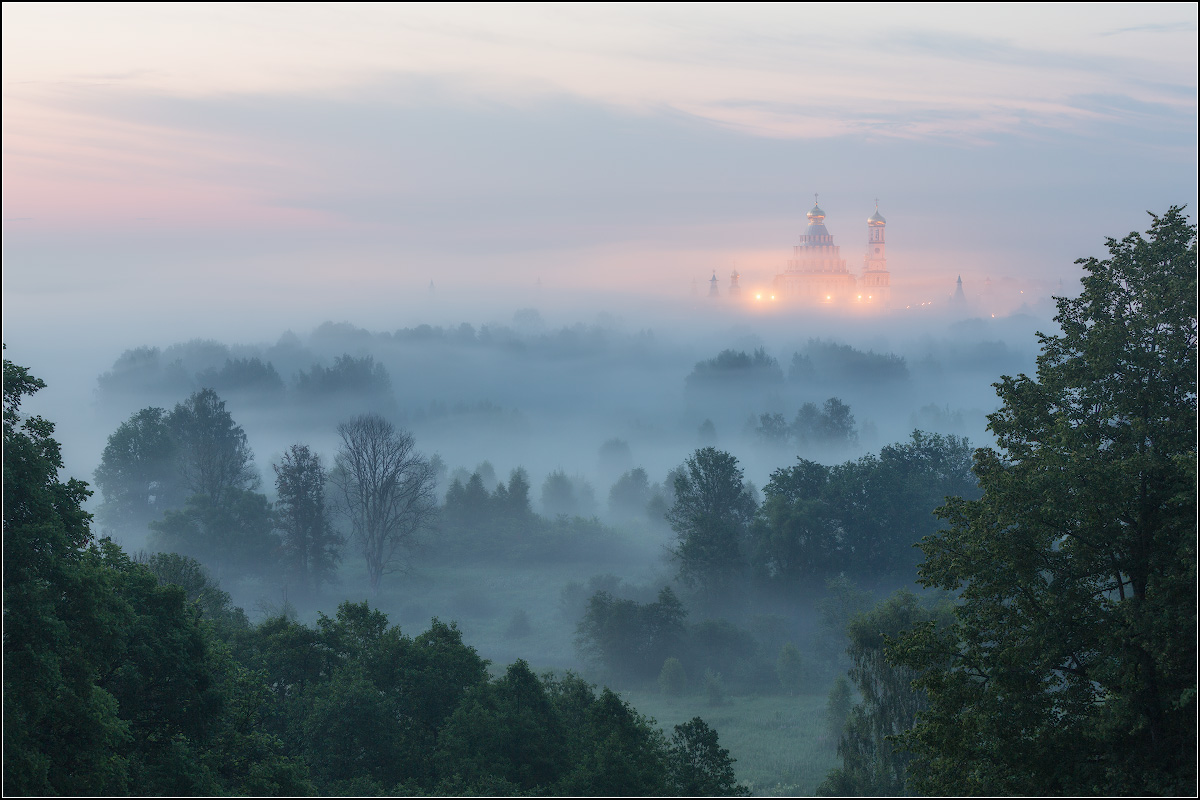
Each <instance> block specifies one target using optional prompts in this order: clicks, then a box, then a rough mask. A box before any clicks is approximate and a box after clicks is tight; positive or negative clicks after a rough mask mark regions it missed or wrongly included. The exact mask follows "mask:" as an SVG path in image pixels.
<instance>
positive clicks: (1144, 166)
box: [3, 3, 1197, 363]
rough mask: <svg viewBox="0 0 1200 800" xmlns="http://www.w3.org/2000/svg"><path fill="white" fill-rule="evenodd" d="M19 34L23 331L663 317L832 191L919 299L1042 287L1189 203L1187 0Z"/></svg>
mask: <svg viewBox="0 0 1200 800" xmlns="http://www.w3.org/2000/svg"><path fill="white" fill-rule="evenodd" d="M3 23H4V24H3V80H4V100H3V103H4V114H3V148H4V165H3V218H4V276H3V294H4V300H3V304H4V336H5V340H6V341H8V342H9V344H10V348H11V347H12V346H13V343H14V342H21V343H23V344H26V345H28V346H31V347H32V346H34V345H37V346H41V347H47V348H48V347H53V346H55V345H56V344H64V345H65V343H66V342H68V341H69V340H70V336H69V334H70V332H73V331H75V330H77V329H84V330H88V331H90V336H89V338H90V341H92V342H93V343H95V344H94V346H95V347H97V348H99V347H100V344H99V342H101V341H103V342H104V347H107V348H108V349H109V350H112V349H114V348H117V350H116V352H118V353H119V352H120V349H123V347H130V346H134V345H137V344H142V343H152V344H159V345H165V344H168V343H170V342H171V341H175V340H177V339H179V338H185V337H188V336H208V337H213V338H222V336H224V338H226V339H227V338H230V337H232V336H261V337H266V336H268V335H269V334H270V332H272V331H275V332H277V331H279V330H282V329H283V328H287V327H296V328H304V327H306V326H308V327H311V326H312V325H315V324H317V323H319V322H320V321H322V320H325V319H337V320H349V321H352V322H354V323H356V324H360V325H364V326H367V327H379V328H388V327H398V326H400V325H411V324H418V323H420V322H434V321H446V322H449V321H460V320H463V319H472V317H473V315H475V314H482V313H485V312H486V309H488V308H489V304H492V305H505V307H506V308H509V309H511V308H519V307H521V306H523V305H540V306H541V307H542V310H543V313H544V314H549V316H550V318H553V313H552V308H547V306H550V307H553V306H555V305H556V304H561V305H562V306H564V307H568V306H570V305H571V303H574V302H583V300H581V298H584V299H587V298H591V299H593V300H595V299H596V298H609V299H611V301H612V302H613V303H618V302H623V301H628V302H644V301H647V300H650V301H651V303H650V305H647V306H644V307H651V308H652V307H653V306H652V303H653V302H659V301H660V300H665V299H669V298H672V297H675V298H678V297H683V296H685V295H686V294H687V292H688V291H689V289H690V287H691V285H692V282H693V281H696V280H699V281H704V280H705V279H707V278H708V277H709V275H710V274H711V273H712V272H714V271H715V272H716V273H717V274H719V275H721V276H722V277H724V276H725V275H727V274H728V273H729V272H730V271H731V270H734V269H736V270H739V271H740V272H741V273H742V274H743V276H744V282H746V283H747V285H750V286H758V285H766V284H769V282H770V279H771V277H772V276H773V275H774V274H775V272H777V271H779V270H780V269H781V268H782V266H783V264H784V262H785V261H786V259H787V258H788V255H789V253H790V249H791V246H792V245H793V244H795V242H796V240H797V236H798V235H799V234H800V233H802V229H803V227H804V221H805V220H804V214H805V212H806V211H807V210H808V209H809V208H810V207H811V205H812V202H813V197H814V194H815V193H819V195H820V204H821V207H822V208H823V209H824V210H825V211H826V213H827V215H828V216H827V219H826V225H827V227H828V228H829V230H830V232H831V233H832V234H833V235H834V237H835V239H836V240H837V241H838V243H839V244H840V245H841V246H842V248H843V256H844V257H846V258H847V259H848V261H849V262H850V264H851V266H852V268H856V267H857V264H858V263H859V261H860V259H861V255H862V248H863V246H864V242H865V234H866V228H865V219H866V217H867V216H868V215H869V214H871V212H872V211H873V210H874V208H875V200H876V198H878V202H879V209H880V211H881V212H882V213H883V214H884V215H885V216H886V217H887V219H888V229H887V230H888V234H887V235H888V248H889V254H888V255H889V267H890V269H891V271H892V281H893V285H895V286H896V287H898V288H897V292H899V293H901V294H903V293H904V291H906V289H905V287H908V289H909V290H912V291H916V290H917V289H918V288H919V289H920V291H921V292H924V291H926V289H928V290H929V291H938V292H942V293H943V294H948V293H949V292H950V291H951V290H952V289H953V284H954V279H955V277H956V276H958V275H962V276H963V280H964V284H965V285H966V286H967V288H968V292H970V290H971V288H972V287H978V286H980V285H981V283H982V281H983V280H984V279H992V280H994V281H1009V282H1011V283H1012V284H1013V285H1021V286H1025V287H1028V288H1030V290H1031V291H1040V292H1043V293H1046V292H1049V291H1051V290H1052V289H1055V288H1057V287H1058V286H1059V285H1060V282H1063V283H1065V284H1066V285H1068V286H1069V285H1071V283H1072V282H1073V281H1075V280H1076V279H1077V277H1078V275H1079V270H1078V267H1076V266H1074V264H1073V262H1074V260H1075V259H1076V258H1079V257H1082V256H1091V255H1103V253H1104V239H1105V237H1106V236H1118V237H1119V236H1122V235H1124V234H1125V233H1127V232H1129V231H1131V230H1135V229H1136V230H1144V229H1145V228H1146V227H1148V223H1149V218H1148V217H1147V216H1146V213H1145V212H1146V211H1154V212H1160V213H1161V212H1162V211H1165V210H1166V209H1167V207H1169V206H1170V205H1173V204H1188V205H1189V207H1190V208H1193V209H1194V208H1195V202H1196V77H1195V76H1196V73H1197V65H1196V53H1197V41H1196V30H1197V11H1196V6H1195V5H1194V4H1190V3H1186V4H1185V3H1179V4H1175V3H1164V4H1140V5H1133V4H1097V5H1091V4H1025V5H1023V4H1004V5H998V4H997V5H993V4H984V5H970V6H958V5H949V6H947V5H943V4H938V5H936V6H935V5H932V4H903V5H901V4H895V5H893V4H886V5H875V4H862V5H846V4H836V5H828V6H824V5H819V4H794V5H776V4H763V5H756V4H746V3H743V4H738V5H723V4H715V5H707V4H706V5H698V6H690V5H678V4H669V5H600V6H575V5H544V4H538V5H500V4H487V5H443V4H438V5H419V4H418V5H410V4H396V5H392V4H386V5H385V4H352V3H350V4H347V3H340V4H337V5H323V4H316V5H299V4H274V3H272V4H217V5H210V4H187V3H182V4H142V3H139V4H106V3H89V4H81V5H74V4H55V3H36V4H33V3H5V4H4V6H3ZM430 282H433V283H434V284H435V287H436V294H432V295H431V294H430V292H429V284H430ZM434 297H436V302H434V301H433V298H434ZM468 309H480V310H479V311H478V312H476V311H474V310H472V311H468ZM508 313H511V311H509V312H508ZM439 315H440V317H441V318H442V319H437V320H435V319H432V318H429V317H438V316H439ZM106 352H107V351H106ZM10 355H11V354H10ZM113 355H115V353H114V354H113ZM108 363H111V357H110V359H109V362H108Z"/></svg>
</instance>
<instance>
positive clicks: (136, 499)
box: [95, 408, 187, 529]
mask: <svg viewBox="0 0 1200 800" xmlns="http://www.w3.org/2000/svg"><path fill="white" fill-rule="evenodd" d="M95 478H96V485H97V486H98V487H100V492H101V493H102V495H103V496H104V502H103V503H101V505H100V508H99V509H97V516H98V517H99V519H100V521H101V523H102V524H103V525H104V526H105V527H106V528H113V529H121V528H125V527H144V526H145V525H146V523H148V522H150V521H151V520H153V519H157V518H158V517H161V516H162V514H163V512H164V511H166V510H167V509H170V508H177V507H178V506H179V505H181V504H182V503H183V500H184V497H186V494H187V492H186V490H185V489H184V487H183V485H182V476H181V475H180V474H179V468H178V445H177V443H176V441H175V439H174V437H173V436H172V435H171V428H170V426H169V425H168V424H167V412H166V411H164V410H163V409H161V408H143V409H142V410H141V411H138V412H137V413H135V414H134V415H133V416H131V417H130V418H129V419H128V420H126V421H125V422H122V423H121V425H120V427H118V428H117V430H116V431H115V432H114V433H113V434H112V435H111V436H109V437H108V444H107V445H105V447H104V452H103V454H102V455H101V457H100V466H99V467H97V468H96V472H95Z"/></svg>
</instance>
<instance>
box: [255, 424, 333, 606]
mask: <svg viewBox="0 0 1200 800" xmlns="http://www.w3.org/2000/svg"><path fill="white" fill-rule="evenodd" d="M272 468H273V469H274V470H275V489H276V491H277V492H278V493H279V502H278V504H277V506H276V509H275V526H276V527H277V528H278V529H279V531H280V532H281V533H282V542H281V545H282V550H283V555H284V561H285V564H286V569H287V571H288V572H289V573H290V574H291V575H292V576H293V577H294V578H295V579H296V581H297V582H298V584H299V588H300V590H301V591H307V590H309V589H317V588H318V587H320V585H321V584H322V583H323V582H326V581H329V580H332V578H333V575H334V572H335V570H336V569H337V563H338V562H339V561H340V560H341V552H340V551H341V545H342V537H341V536H340V535H339V534H338V532H337V531H335V530H334V529H333V525H332V524H331V523H330V521H329V514H328V512H327V510H326V508H325V481H326V477H327V476H326V473H325V467H324V466H322V464H321V458H320V456H318V455H317V454H316V453H314V452H312V451H311V450H309V449H308V446H307V445H302V444H294V445H292V446H291V448H289V449H288V451H287V452H286V453H284V454H283V458H282V459H280V461H279V463H278V464H274V465H272Z"/></svg>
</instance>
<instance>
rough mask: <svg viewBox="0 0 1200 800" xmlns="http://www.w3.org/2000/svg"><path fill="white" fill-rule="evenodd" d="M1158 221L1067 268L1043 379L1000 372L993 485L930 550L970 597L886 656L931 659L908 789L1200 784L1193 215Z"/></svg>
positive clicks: (947, 578) (1126, 789)
mask: <svg viewBox="0 0 1200 800" xmlns="http://www.w3.org/2000/svg"><path fill="white" fill-rule="evenodd" d="M1152 217H1153V222H1152V224H1151V226H1150V230H1149V231H1148V233H1147V235H1146V236H1145V237H1143V236H1142V235H1140V234H1138V233H1131V234H1129V235H1128V236H1127V237H1125V238H1124V239H1122V240H1120V241H1116V240H1113V239H1109V240H1108V249H1109V258H1107V259H1104V260H1097V259H1094V258H1091V259H1084V260H1081V261H1079V262H1077V263H1080V264H1082V265H1083V268H1084V270H1085V271H1086V273H1087V275H1086V276H1085V277H1084V279H1083V292H1082V294H1081V295H1080V296H1079V297H1077V298H1074V299H1072V298H1059V299H1058V301H1057V302H1058V314H1057V316H1056V317H1055V319H1056V320H1057V322H1058V323H1059V325H1060V326H1061V329H1062V333H1061V334H1060V335H1044V334H1039V339H1040V340H1041V345H1042V353H1041V355H1040V356H1039V357H1038V370H1037V376H1036V378H1030V377H1028V376H1025V375H1019V376H1018V377H1016V378H1012V377H1007V376H1005V377H1004V378H1002V380H1001V382H1000V383H998V384H996V387H997V392H998V394H999V396H1000V399H1001V401H1002V407H1001V409H1000V410H999V411H997V412H996V413H994V414H992V415H991V416H990V417H989V426H988V427H989V428H990V429H991V430H992V431H993V433H995V435H996V441H997V445H998V448H999V449H998V450H993V449H990V448H987V449H981V450H978V451H976V453H975V466H974V470H975V474H976V475H977V476H978V477H979V482H980V485H981V487H982V488H983V496H982V497H981V498H980V499H978V500H974V501H965V500H959V499H955V500H951V501H950V502H948V503H947V504H946V505H945V507H944V508H942V509H941V510H940V512H939V513H940V515H941V516H943V518H944V519H946V520H947V521H948V523H949V529H948V530H946V531H944V532H942V533H941V534H940V535H936V536H931V537H928V538H927V539H926V540H925V541H924V542H923V543H922V549H923V551H924V552H925V562H924V564H923V565H922V566H921V570H920V575H921V582H922V583H924V584H926V585H929V586H940V587H944V588H946V589H951V590H955V591H958V592H961V598H962V602H961V604H960V605H959V606H958V607H957V609H956V612H955V621H954V623H953V624H952V625H950V626H940V627H926V628H924V629H922V630H920V631H918V632H916V633H914V634H912V635H909V636H907V637H906V638H905V639H904V640H903V641H902V642H901V643H900V644H899V645H898V646H897V648H896V656H897V657H898V658H899V659H901V660H902V662H903V663H905V664H907V665H910V666H913V667H917V668H922V669H927V671H926V673H925V674H924V675H923V677H922V678H921V679H920V680H919V682H918V685H919V686H920V687H921V688H923V689H924V690H926V691H927V692H928V695H929V703H930V708H929V710H928V711H927V712H926V713H925V714H924V715H923V716H922V718H921V721H920V722H919V723H918V724H917V726H916V727H915V729H914V730H913V731H912V732H911V733H910V734H908V735H907V736H906V737H905V739H904V746H906V747H908V748H911V749H912V750H913V751H914V753H915V754H916V757H915V760H914V762H913V764H912V766H911V775H910V789H914V790H916V791H920V792H924V793H929V794H943V793H955V794H959V793H966V794H972V793H980V794H1034V793H1037V794H1183V795H1192V794H1194V793H1195V791H1196V782H1195V781H1196V772H1195V768H1196V761H1195V756H1196V672H1195V669H1196V638H1195V631H1196V616H1195V614H1196V606H1195V595H1196V228H1195V226H1194V225H1190V224H1188V222H1187V220H1186V218H1185V217H1184V214H1183V210H1182V209H1181V208H1179V207H1172V208H1171V209H1170V210H1168V211H1167V213H1166V214H1164V215H1163V216H1161V217H1160V216H1156V215H1152Z"/></svg>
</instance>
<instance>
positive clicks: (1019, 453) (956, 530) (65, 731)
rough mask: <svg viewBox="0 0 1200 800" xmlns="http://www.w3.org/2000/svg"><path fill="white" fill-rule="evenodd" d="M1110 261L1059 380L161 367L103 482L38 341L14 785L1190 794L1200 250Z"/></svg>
mask: <svg viewBox="0 0 1200 800" xmlns="http://www.w3.org/2000/svg"><path fill="white" fill-rule="evenodd" d="M1108 248H1109V256H1108V258H1106V259H1103V260H1101V259H1094V258H1093V259H1085V260H1081V261H1080V262H1078V263H1079V264H1080V267H1081V269H1082V272H1083V278H1082V292H1081V293H1080V294H1079V295H1078V296H1076V297H1061V298H1057V300H1056V313H1055V315H1054V319H1053V322H1054V327H1053V328H1051V329H1050V330H1051V332H1050V333H1041V332H1038V333H1037V334H1036V335H1035V337H1034V338H1033V341H1035V342H1036V348H1037V355H1036V360H1035V361H1033V362H1032V363H1031V364H1028V365H1026V364H1025V362H1024V361H1023V359H1022V357H1021V355H1020V353H1021V350H1020V349H1019V347H1021V346H1028V347H1032V346H1033V345H1032V344H1031V343H1030V342H1025V343H1023V344H1022V345H1019V346H1018V347H1017V348H1014V347H1012V346H1009V345H1006V344H1004V343H1003V342H1001V341H989V340H987V339H980V340H978V341H974V342H971V341H967V337H964V336H963V335H962V334H963V332H964V331H965V330H968V329H970V327H971V326H970V325H962V324H960V325H959V327H958V328H956V329H954V330H952V331H951V334H950V338H949V339H948V340H947V341H946V342H945V343H943V344H941V345H938V344H935V343H931V342H929V341H925V342H923V343H922V344H921V347H920V348H909V349H908V350H907V352H904V353H900V352H892V351H888V350H883V349H882V348H881V351H880V352H876V350H875V349H874V348H872V347H870V346H859V347H855V346H853V345H851V344H845V343H841V342H839V341H835V340H831V339H829V338H822V337H820V336H813V337H808V338H806V339H803V340H797V341H793V342H791V343H790V344H789V346H787V347H784V348H782V349H771V348H768V347H767V346H766V345H765V344H764V343H762V341H761V340H760V339H758V338H756V337H754V336H741V337H737V338H736V339H735V341H732V342H726V343H725V344H724V345H719V346H712V344H711V342H710V341H708V340H705V341H703V342H702V343H701V345H699V346H702V347H706V348H708V350H707V351H705V352H701V354H700V355H698V356H697V355H695V352H696V351H695V350H694V349H687V348H682V347H680V346H677V345H675V344H672V343H671V342H669V341H664V337H662V336H661V335H660V334H656V333H654V332H652V331H650V330H648V329H642V330H638V331H636V332H626V333H622V332H619V331H618V330H616V329H615V328H612V327H605V326H604V325H600V324H597V325H593V326H590V327H589V326H585V325H576V326H569V327H563V328H561V329H559V330H557V331H556V330H552V329H548V328H547V326H546V325H545V324H544V322H543V321H542V320H541V317H540V315H539V314H538V312H536V311H534V310H532V309H525V310H523V311H520V312H518V313H517V314H516V315H515V316H514V319H513V322H512V324H511V325H510V326H505V325H498V324H497V325H490V324H489V325H481V326H479V327H475V326H473V325H471V324H468V323H463V324H461V325H459V326H457V327H455V326H449V327H438V326H431V325H417V326H415V327H407V328H399V329H397V330H395V331H393V332H382V333H373V332H370V331H365V330H362V329H358V328H355V327H353V326H351V325H348V324H341V323H328V324H326V325H323V326H321V327H320V328H318V329H317V330H316V331H314V332H313V334H312V335H311V336H310V337H308V339H307V340H302V339H301V338H300V337H299V336H297V335H295V334H293V333H290V332H289V333H288V334H285V335H284V336H282V337H281V338H280V339H279V341H278V342H277V343H275V344H274V345H234V346H231V345H224V344H221V343H218V342H214V341H201V340H196V341H190V342H183V343H178V344H174V345H169V346H167V347H165V348H161V349H160V348H159V347H156V346H150V345H147V346H138V347H135V348H133V349H130V350H127V351H126V352H125V353H124V354H123V355H121V356H120V357H119V358H118V359H117V360H116V362H115V363H114V364H113V365H112V368H111V369H109V370H108V371H106V372H104V373H103V374H101V375H100V376H99V379H98V381H97V388H96V393H95V403H96V405H97V407H98V408H100V409H102V410H103V413H104V414H107V415H108V416H109V418H114V422H115V424H114V425H113V426H112V427H111V428H110V429H109V430H111V433H108V432H106V438H105V440H104V443H103V446H102V449H100V452H99V453H98V454H97V461H98V464H97V465H96V466H95V468H94V471H93V472H92V474H91V478H92V482H91V484H90V485H89V484H88V483H85V482H83V481H81V480H78V479H76V478H66V479H65V480H64V479H63V478H62V477H61V473H62V471H63V468H64V459H63V455H62V450H63V445H62V444H61V443H60V442H59V441H58V440H57V439H56V438H55V437H56V432H55V425H54V423H53V422H52V421H50V420H48V419H46V418H43V417H42V416H39V415H38V414H36V413H34V414H31V413H29V412H28V411H26V410H24V409H23V405H26V406H27V405H28V404H30V403H33V402H35V399H34V398H35V395H36V393H37V392H38V391H39V390H41V389H44V388H46V385H45V383H44V382H43V381H42V380H40V379H39V378H38V377H37V376H36V374H35V372H36V369H33V368H28V367H25V366H20V365H18V364H16V363H13V362H10V361H9V360H8V358H7V356H8V353H7V351H6V358H5V360H4V789H5V792H6V793H7V794H34V795H42V794H162V795H224V794H235V795H236V794H250V795H313V794H316V795H744V794H756V795H770V794H812V793H816V794H827V795H907V794H933V795H938V794H941V795H967V794H970V795H996V794H1000V795H1010V794H1011V795H1020V794H1026V795H1030V794H1032V795H1051V794H1184V795H1189V796H1190V795H1193V794H1194V793H1195V789H1196V772H1195V752H1196V725H1195V718H1196V671H1195V659H1196V650H1195V645H1196V639H1195V634H1196V614H1195V602H1194V601H1195V593H1196V396H1197V395H1196V333H1197V327H1196V321H1197V320H1196V290H1197V285H1196V229H1195V226H1193V225H1190V224H1189V223H1188V221H1187V219H1186V217H1185V216H1184V213H1183V209H1182V208H1178V207H1173V208H1171V209H1170V210H1168V211H1167V212H1166V213H1165V214H1163V215H1162V216H1153V221H1152V224H1151V226H1150V229H1149V230H1148V231H1147V232H1146V233H1145V234H1138V233H1131V234H1129V235H1128V236H1126V237H1125V238H1123V239H1119V240H1117V239H1110V240H1108ZM979 324H980V325H985V324H986V323H982V322H980V323H979ZM1021 324H1023V323H1021ZM951 342H953V343H951ZM718 347H720V349H718ZM17 358H18V360H20V359H19V357H17ZM681 363H682V364H684V365H685V367H683V368H680V367H679V365H680V364H681ZM1026 368H1028V369H1029V371H1030V373H1031V374H1027V373H1026V372H1024V371H1020V372H1017V374H1016V375H1015V376H1013V375H1010V374H1007V372H1006V371H1007V370H1009V369H1013V370H1014V371H1015V370H1017V369H1026ZM989 381H995V382H994V383H992V386H993V388H994V392H995V396H994V398H993V404H992V405H991V406H990V407H989V408H991V409H994V410H991V411H987V412H986V413H985V411H986V409H981V408H980V404H982V403H983V401H982V400H979V397H980V387H979V386H977V385H975V384H979V383H982V385H983V386H986V384H987V383H988V382H989ZM967 383H970V384H971V386H972V388H971V389H970V390H969V391H964V392H962V393H960V392H958V391H957V387H958V386H959V384H964V385H965V384H967ZM666 384H669V385H666ZM664 398H665V399H664ZM951 402H954V403H955V405H954V406H952V405H951V404H950V403H951ZM609 409H617V410H618V411H617V414H616V415H614V414H612V413H607V410H609ZM602 410H603V411H605V413H601V412H602ZM972 437H973V438H972ZM252 442H253V443H254V446H253V447H252V444H251V443H252ZM597 444H598V447H597ZM981 444H982V446H980V445H981ZM496 464H500V465H501V468H500V469H497V466H496ZM779 742H782V743H783V744H782V745H779V744H778V743H779ZM772 747H777V748H782V750H784V751H786V752H779V751H778V749H776V750H773V749H772Z"/></svg>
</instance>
